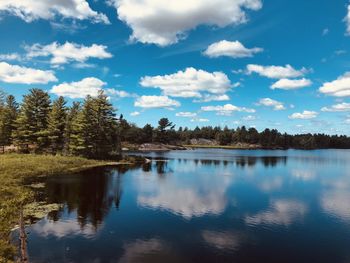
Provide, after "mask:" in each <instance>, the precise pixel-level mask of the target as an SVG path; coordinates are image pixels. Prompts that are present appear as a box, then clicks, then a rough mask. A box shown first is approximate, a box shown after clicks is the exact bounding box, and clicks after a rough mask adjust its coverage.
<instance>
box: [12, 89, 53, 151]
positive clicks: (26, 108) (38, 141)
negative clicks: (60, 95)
mask: <svg viewBox="0 0 350 263" xmlns="http://www.w3.org/2000/svg"><path fill="white" fill-rule="evenodd" d="M50 103H51V102H50V97H49V95H48V93H47V92H45V91H43V90H41V89H32V90H30V94H29V95H26V96H24V99H23V103H22V106H21V109H20V113H19V116H18V118H17V121H16V128H17V129H16V132H15V133H14V138H15V142H16V144H17V145H19V146H21V147H23V146H24V148H25V149H26V150H28V146H29V145H32V146H33V147H35V150H36V151H43V150H45V148H46V147H47V145H48V142H49V141H48V131H47V124H48V116H49V112H50Z"/></svg>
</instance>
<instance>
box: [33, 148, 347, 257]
mask: <svg viewBox="0 0 350 263" xmlns="http://www.w3.org/2000/svg"><path fill="white" fill-rule="evenodd" d="M145 155H146V156H149V157H150V158H152V159H153V160H152V162H151V163H150V164H146V165H143V166H141V167H135V168H130V169H128V168H127V167H120V168H106V169H94V170H91V171H88V172H85V173H83V174H80V175H77V176H74V177H72V176H64V175H62V176H59V177H54V178H50V179H49V180H48V182H47V187H46V189H45V192H44V193H43V195H44V197H46V198H48V199H49V201H51V202H59V203H63V204H64V209H62V211H60V212H56V213H51V214H50V215H48V216H47V218H45V219H43V220H41V221H39V222H38V223H36V224H35V225H33V226H32V227H30V228H29V229H28V231H29V240H28V247H29V255H30V259H31V262H94V263H99V262H141V263H142V262H152V263H156V262H162V263H163V262H164V263H165V262H166V263H168V262H200V263H203V262H204V263H205V262H244V263H247V262H248V263H249V262H256V263H262V262H279V263H280V262H283V263H289V262H291V263H292V262H293V263H300V262H307V263H314V262H327V263H328V262H329V263H338V262H339V263H349V262H350V151H338V150H327V151H229V150H196V151H184V152H183V151H179V152H169V153H160V154H155V153H153V154H152V153H150V154H145Z"/></svg>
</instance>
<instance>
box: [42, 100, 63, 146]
mask: <svg viewBox="0 0 350 263" xmlns="http://www.w3.org/2000/svg"><path fill="white" fill-rule="evenodd" d="M66 118H67V108H66V101H65V100H64V98H63V97H59V98H58V99H57V100H55V101H54V102H53V104H52V109H51V111H50V113H49V117H48V127H47V130H48V136H49V145H50V147H49V148H50V150H51V152H52V153H57V152H62V150H63V148H64V143H65V139H64V135H65V126H66Z"/></svg>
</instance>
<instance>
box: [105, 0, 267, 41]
mask: <svg viewBox="0 0 350 263" xmlns="http://www.w3.org/2000/svg"><path fill="white" fill-rule="evenodd" d="M110 2H111V3H112V4H113V5H114V6H115V8H116V9H117V13H118V18H119V19H120V20H122V21H124V22H125V23H126V24H127V25H128V26H129V27H131V29H132V35H131V36H130V39H131V40H133V41H139V42H142V43H151V44H157V45H159V46H167V45H170V44H174V43H176V42H178V41H179V40H180V39H183V38H185V36H186V33H187V32H188V31H189V30H191V29H194V28H196V27H197V26H199V25H208V26H217V27H225V26H228V25H237V24H241V23H245V22H246V21H247V20H248V19H247V16H246V12H245V10H248V9H250V10H259V9H260V8H261V7H262V2H261V0H201V1H198V0H177V1H163V0H111V1H110Z"/></svg>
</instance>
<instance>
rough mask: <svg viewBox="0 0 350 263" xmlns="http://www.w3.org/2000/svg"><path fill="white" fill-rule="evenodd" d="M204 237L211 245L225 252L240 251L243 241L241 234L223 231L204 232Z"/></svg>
mask: <svg viewBox="0 0 350 263" xmlns="http://www.w3.org/2000/svg"><path fill="white" fill-rule="evenodd" d="M202 237H203V239H204V240H205V242H207V243H208V244H209V245H211V246H213V247H215V248H217V249H220V250H224V251H227V250H236V249H238V248H239V246H240V245H241V243H242V241H243V240H242V235H240V234H236V233H231V232H221V231H209V230H204V231H203V232H202Z"/></svg>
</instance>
